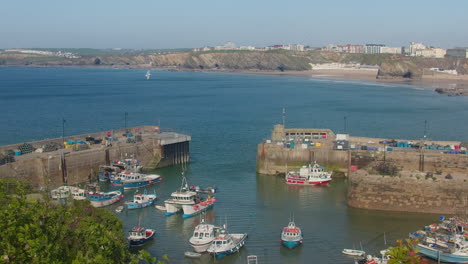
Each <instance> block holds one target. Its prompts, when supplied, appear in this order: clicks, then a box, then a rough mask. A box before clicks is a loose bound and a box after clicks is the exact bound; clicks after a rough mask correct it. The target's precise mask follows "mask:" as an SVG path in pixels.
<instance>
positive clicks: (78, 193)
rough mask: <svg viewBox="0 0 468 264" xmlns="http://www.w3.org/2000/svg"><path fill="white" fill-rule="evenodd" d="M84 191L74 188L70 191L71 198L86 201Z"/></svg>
mask: <svg viewBox="0 0 468 264" xmlns="http://www.w3.org/2000/svg"><path fill="white" fill-rule="evenodd" d="M86 194H87V192H86V190H85V189H80V188H74V189H72V191H71V196H72V198H73V199H74V200H86Z"/></svg>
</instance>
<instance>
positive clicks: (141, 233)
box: [127, 226, 155, 246]
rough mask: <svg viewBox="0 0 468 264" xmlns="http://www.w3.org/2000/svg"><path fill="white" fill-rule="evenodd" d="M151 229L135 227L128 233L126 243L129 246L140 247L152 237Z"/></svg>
mask: <svg viewBox="0 0 468 264" xmlns="http://www.w3.org/2000/svg"><path fill="white" fill-rule="evenodd" d="M154 233H155V231H154V230H153V229H146V228H144V227H140V226H136V227H134V228H132V230H130V231H129V232H128V237H127V239H128V242H129V244H130V246H141V245H143V244H145V243H146V242H148V241H149V240H150V239H152V238H153V237H154Z"/></svg>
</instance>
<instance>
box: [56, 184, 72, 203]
mask: <svg viewBox="0 0 468 264" xmlns="http://www.w3.org/2000/svg"><path fill="white" fill-rule="evenodd" d="M74 188H75V187H72V186H60V187H58V188H57V189H53V190H52V191H50V196H51V197H52V199H54V200H59V199H66V198H68V197H70V195H71V191H72V189H74Z"/></svg>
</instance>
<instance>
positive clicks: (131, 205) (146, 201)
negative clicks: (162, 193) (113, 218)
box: [125, 189, 157, 209]
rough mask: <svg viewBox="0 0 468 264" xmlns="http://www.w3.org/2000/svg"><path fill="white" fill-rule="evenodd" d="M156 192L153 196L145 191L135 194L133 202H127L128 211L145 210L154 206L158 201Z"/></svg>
mask: <svg viewBox="0 0 468 264" xmlns="http://www.w3.org/2000/svg"><path fill="white" fill-rule="evenodd" d="M156 197H157V195H156V191H154V193H153V194H148V192H147V191H146V189H145V191H144V192H143V193H138V192H137V193H135V195H134V196H133V200H132V201H127V202H125V204H126V205H127V208H128V209H138V208H145V207H148V206H150V205H152V204H153V202H154V201H155V200H156Z"/></svg>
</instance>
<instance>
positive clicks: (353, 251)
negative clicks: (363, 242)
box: [341, 248, 366, 257]
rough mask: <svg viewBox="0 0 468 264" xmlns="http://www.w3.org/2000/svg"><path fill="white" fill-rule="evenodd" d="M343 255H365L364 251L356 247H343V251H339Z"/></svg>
mask: <svg viewBox="0 0 468 264" xmlns="http://www.w3.org/2000/svg"><path fill="white" fill-rule="evenodd" d="M341 253H343V254H345V255H349V256H357V257H363V256H365V255H366V252H364V251H362V250H357V249H347V248H345V249H343V251H342V252H341Z"/></svg>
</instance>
